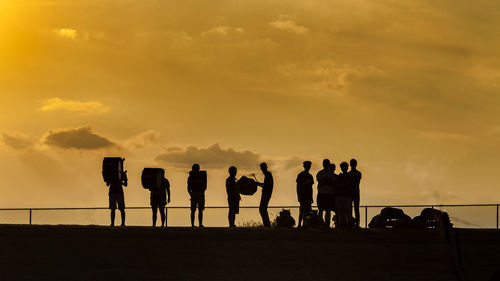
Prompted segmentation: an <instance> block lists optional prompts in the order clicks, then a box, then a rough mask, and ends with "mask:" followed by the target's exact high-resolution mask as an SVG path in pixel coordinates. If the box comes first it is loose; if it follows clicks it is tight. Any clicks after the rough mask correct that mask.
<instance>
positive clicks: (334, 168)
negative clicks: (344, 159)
mask: <svg viewBox="0 0 500 281" xmlns="http://www.w3.org/2000/svg"><path fill="white" fill-rule="evenodd" d="M330 169H331V170H332V171H333V172H335V170H336V169H337V166H335V164H334V163H331V164H330Z"/></svg>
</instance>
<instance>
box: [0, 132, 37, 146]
mask: <svg viewBox="0 0 500 281" xmlns="http://www.w3.org/2000/svg"><path fill="white" fill-rule="evenodd" d="M2 141H3V143H4V144H5V145H7V146H9V147H11V148H14V149H25V148H28V147H30V146H32V145H33V144H35V142H36V140H35V139H33V138H32V137H30V136H27V135H25V134H23V133H19V132H15V133H13V134H8V133H2Z"/></svg>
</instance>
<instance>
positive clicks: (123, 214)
mask: <svg viewBox="0 0 500 281" xmlns="http://www.w3.org/2000/svg"><path fill="white" fill-rule="evenodd" d="M120 213H121V215H122V226H125V209H120Z"/></svg>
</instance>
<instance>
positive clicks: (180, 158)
mask: <svg viewBox="0 0 500 281" xmlns="http://www.w3.org/2000/svg"><path fill="white" fill-rule="evenodd" d="M155 159H156V160H157V161H159V162H162V163H165V164H168V165H171V166H174V167H182V168H185V167H191V165H193V164H194V163H199V164H200V165H201V166H202V168H203V167H205V168H216V169H217V168H225V167H229V166H231V165H235V166H237V167H238V168H242V169H255V168H258V165H259V163H260V162H261V155H259V154H257V153H254V152H252V151H248V150H245V151H237V150H234V149H233V148H230V147H228V148H221V147H220V145H219V144H214V145H211V146H209V147H202V148H198V147H196V146H189V147H187V148H186V149H178V148H176V149H167V151H165V152H163V153H161V154H160V155H158V156H156V158H155Z"/></svg>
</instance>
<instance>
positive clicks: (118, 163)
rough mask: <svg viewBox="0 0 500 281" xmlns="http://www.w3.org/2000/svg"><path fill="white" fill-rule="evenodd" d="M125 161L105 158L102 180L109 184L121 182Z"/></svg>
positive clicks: (123, 159)
mask: <svg viewBox="0 0 500 281" xmlns="http://www.w3.org/2000/svg"><path fill="white" fill-rule="evenodd" d="M123 161H125V158H121V157H104V160H102V178H103V179H104V181H105V182H106V183H108V184H112V183H116V182H121V180H122V174H123Z"/></svg>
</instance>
